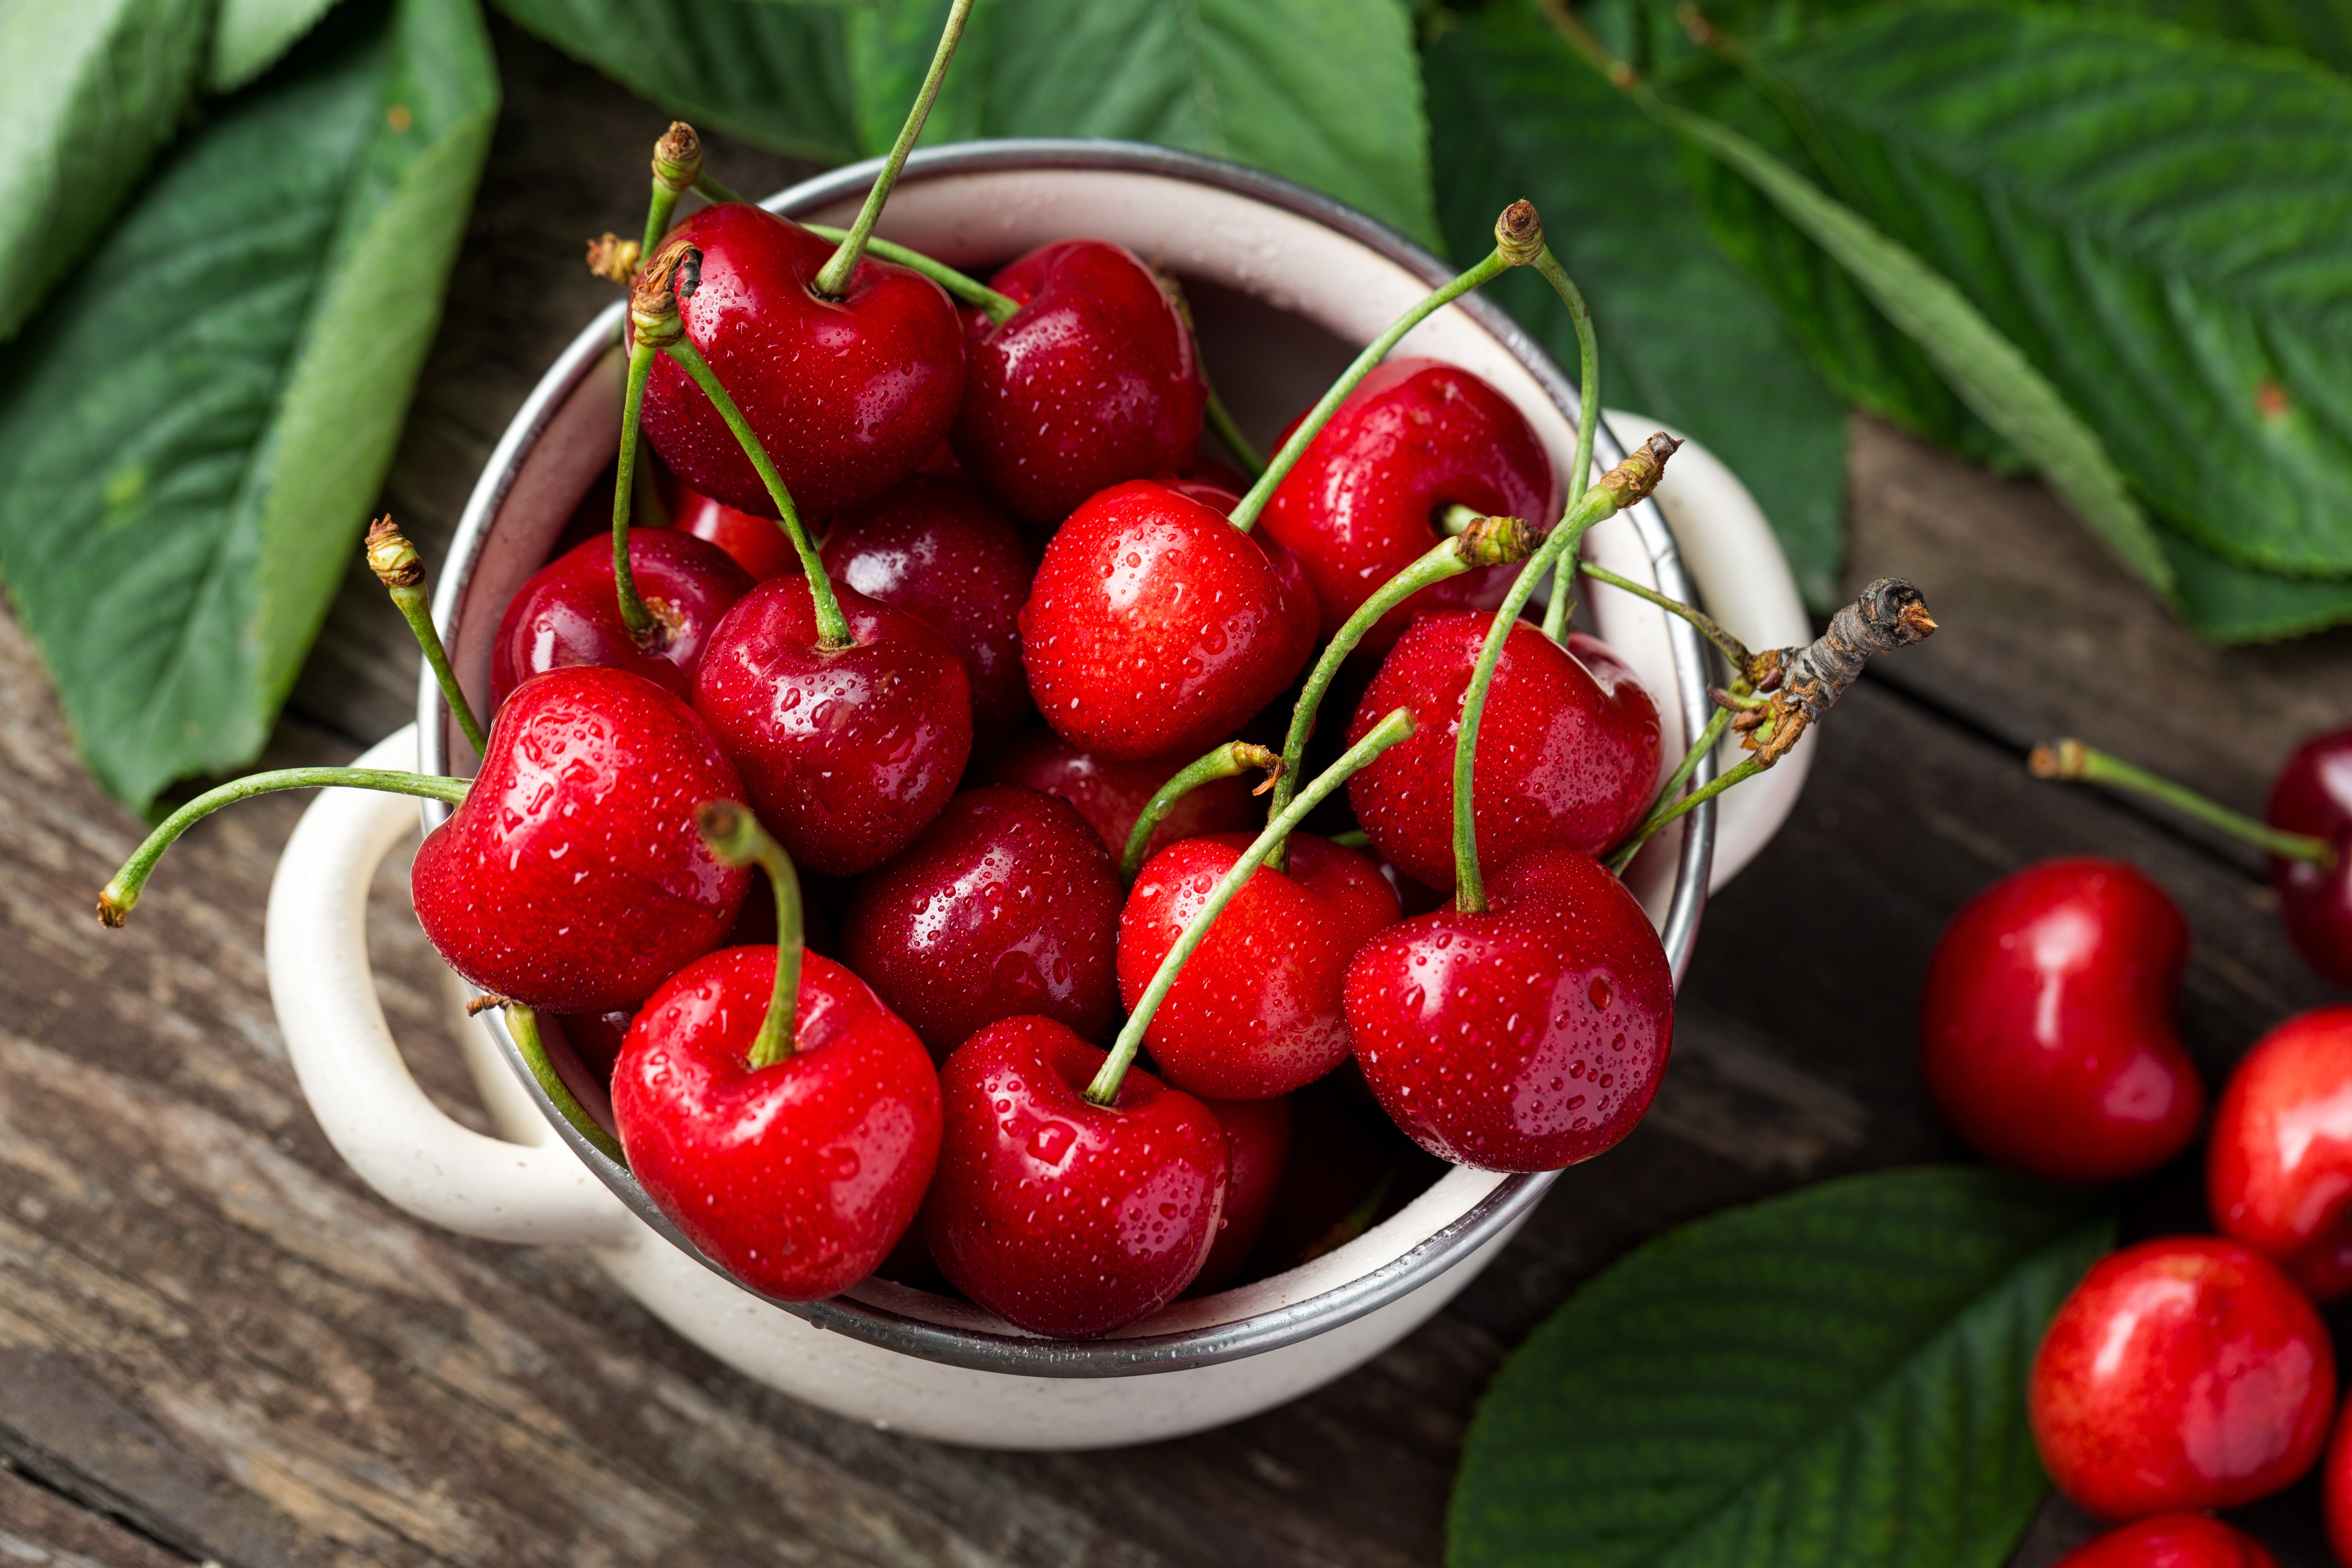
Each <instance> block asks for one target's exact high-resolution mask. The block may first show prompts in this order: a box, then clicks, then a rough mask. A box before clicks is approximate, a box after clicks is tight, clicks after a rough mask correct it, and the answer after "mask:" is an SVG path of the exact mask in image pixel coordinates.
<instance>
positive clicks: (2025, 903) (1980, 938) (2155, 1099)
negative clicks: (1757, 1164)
mask: <svg viewBox="0 0 2352 1568" xmlns="http://www.w3.org/2000/svg"><path fill="white" fill-rule="evenodd" d="M2188 962H2189V928H2188V926H2187V925H2186V924H2185V923H2184V922H2183V921H2182V920H2181V918H2180V911H2179V910H2177V909H2175V908H2174V907H2173V904H2172V900H2170V899H2168V898H2166V897H2165V896H2164V889H2161V888H2158V886H2157V885H2156V884H2155V883H2153V882H2151V881H2149V880H2148V879H2147V878H2146V877H2144V876H2142V875H2141V874H2140V873H2139V872H2138V871H2137V869H2135V868H2132V867H2131V866H2129V865H2126V863H2124V862H2123V861H2120V860H2098V859H2087V858H2086V859H2065V860H2045V861H2043V862H2042V864H2040V865H2038V866H2029V867H2027V868H2025V869H2024V870H2022V871H2019V872H2016V873H2013V874H2012V875H2011V876H2008V877H2004V878H2002V879H2000V881H1998V882H1996V883H1994V884H1993V885H1992V886H1991V887H1990V888H1988V889H1985V890H1984V891H1983V892H1981V893H1979V894H1978V895H1977V896H1976V897H1975V898H1974V899H1972V900H1969V902H1968V904H1967V905H1965V906H1964V907H1963V908H1962V909H1961V910H1960V912H1959V913H1958V915H1955V916H1954V917H1953V918H1952V923H1951V924H1950V925H1949V926H1948V927H1946V928H1945V931H1944V934H1943V937H1942V938H1941V940H1939V941H1938V942H1937V944H1936V955H1935V958H1934V959H1933V960H1932V961H1931V963H1929V965H1928V970H1927V991H1926V993H1925V994H1923V995H1922V996H1921V998H1920V1001H1919V1028H1920V1063H1921V1066H1922V1067H1923V1068H1925V1069H1926V1072H1927V1089H1928V1092H1929V1093H1930V1094H1932V1095H1933V1096H1934V1097H1935V1100H1936V1105H1937V1109H1938V1110H1941V1111H1942V1112H1943V1113H1944V1117H1945V1120H1947V1121H1949V1122H1950V1123H1951V1124H1952V1126H1953V1127H1954V1128H1956V1129H1957V1130H1958V1132H1959V1134H1960V1136H1961V1137H1963V1138H1965V1139H1967V1140H1968V1141H1969V1143H1970V1144H1972V1145H1973V1146H1975V1147H1976V1148H1977V1149H1978V1150H1979V1152H1982V1153H1983V1154H1984V1155H1985V1157H1986V1158H1987V1159H1990V1160H1992V1161H1994V1162H1995V1163H2000V1164H2003V1165H2007V1166H2009V1167H2011V1169H2013V1170H2019V1171H2023V1172H2025V1173H2028V1174H2031V1175H2036V1176H2042V1177H2046V1178H2049V1179H2051V1180H2053V1181H2068V1182H2111V1181H2118V1180H2120V1179H2122V1178H2123V1177H2126V1176H2132V1175H2137V1174H2139V1173H2142V1172H2145V1171H2151V1170H2154V1169H2155V1168H2156V1167H2157V1166H2158V1165H2161V1164H2162V1163H2164V1162H2165V1161H2167V1160H2168V1159H2170V1158H2171V1157H2172V1156H2173V1155H2175V1154H2177V1153H2179V1152H2180V1151H2181V1150H2182V1149H2183V1148H2185V1147H2187V1146H2188V1143H2189V1139H2191V1138H2192V1137H2194V1136H2196V1133H2197V1122H2198V1119H2199V1118H2200V1116H2202V1115H2203V1113H2204V1109H2205V1091H2204V1089H2203V1086H2202V1085H2200V1083H2199V1082H2198V1079H2197V1068H2196V1067H2195V1065H2194V1064H2193V1063H2192V1062H2190V1060H2189V1053H2188V1052H2187V1051H2186V1050H2184V1049H2182V1048H2181V1045H2180V1039H2179V1036H2177V1035H2176V1034H2174V1033H2173V1028H2172V1019H2171V1013H2172V1005H2173V1002H2174V1001H2175V999H2177V998H2178V997H2179V994H2180V977H2181V973H2182V972H2183V970H2184V969H2185V968H2186V967H2187V965H2188Z"/></svg>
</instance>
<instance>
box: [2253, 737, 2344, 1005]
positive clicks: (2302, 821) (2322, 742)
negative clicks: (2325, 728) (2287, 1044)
mask: <svg viewBox="0 0 2352 1568" xmlns="http://www.w3.org/2000/svg"><path fill="white" fill-rule="evenodd" d="M2263 817H2264V819H2265V820H2267V821H2268V822H2269V823H2270V825H2271V826H2273V827H2283V828H2284V829H2286V831H2288V832H2289V833H2307V834H2309V835H2311V836H2312V837H2315V838H2324V839H2326V841H2327V842H2328V844H2329V845H2331V846H2332V847H2334V848H2335V850H2336V863H2335V864H2334V865H2332V866H2326V867H2323V866H2319V865H2316V864H2314V863H2313V862H2311V861H2308V860H2289V859H2286V858H2284V857H2282V856H2276V855H2273V856H2272V857H2271V884H2272V886H2273V887H2275V888H2276V889H2278V895H2279V918H2280V919H2281V920H2282V921H2285V923H2286V934H2287V936H2288V938H2289V939H2290V940H2291V941H2293V942H2294V946H2295V951H2296V952H2300V953H2302V954H2303V957H2304V962H2305V963H2308V964H2310V965H2311V967H2312V968H2314V969H2315V970H2317V971H2318V972H2319V973H2321V974H2323V975H2325V976H2326V978H2328V979H2330V980H2333V981H2335V982H2336V984H2338V985H2352V730H2337V731H2332V732H2331V733H2328V734H2325V735H2318V736H2315V737H2313V738H2312V739H2311V740H2308V741H2305V742H2304V743H2303V744H2302V745H2300V746H2298V747H2296V748H2295V751H2294V755H2293V756H2291V757H2289V758H2287V760H2286V765H2285V766H2284V767H2283V768H2281V769H2280V770H2279V774H2278V778H2277V780H2276V781H2275V782H2274V783H2273V784H2272V785H2271V800H2270V806H2269V808H2268V809H2267V810H2266V811H2264V812H2263Z"/></svg>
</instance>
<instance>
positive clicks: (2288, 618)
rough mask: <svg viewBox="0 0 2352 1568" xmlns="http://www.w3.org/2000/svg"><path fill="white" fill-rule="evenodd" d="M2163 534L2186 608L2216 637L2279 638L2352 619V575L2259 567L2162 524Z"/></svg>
mask: <svg viewBox="0 0 2352 1568" xmlns="http://www.w3.org/2000/svg"><path fill="white" fill-rule="evenodd" d="M2157 537H2158V539H2159V540H2160V541H2162V542H2163V545H2164V552H2165V554H2166V555H2168V556H2169V557H2170V558H2171V561H2172V572H2173V577H2174V579H2175V582H2176V583H2177V584H2178V587H2179V603H2180V610H2181V613H2182V614H2183V615H2185V616H2188V617H2189V625H2191V626H2195V627H2196V628H2197V630H2198V631H2199V632H2200V634H2201V635H2203V636H2204V637H2209V638H2210V639H2211V640H2212V641H2214V642H2218V643H2249V642H2276V641H2278V640H2279V639H2280V638H2282V637H2300V636H2302V635H2303V634H2304V633H2305V632H2315V631H2317V630H2319V629H2320V628H2321V627H2322V626H2336V625H2337V624H2339V623H2341V622H2344V621H2352V579H2346V578H2342V577H2281V576H2278V575H2276V574H2273V573H2268V572H2255V571H2252V570H2250V569H2248V568H2246V567H2243V566H2241V565H2239V564H2238V563H2236V562H2234V561H2224V560H2223V559H2222V558H2221V557H2220V556H2219V555H2216V554H2214V553H2213V552H2211V551H2210V550H2207V549H2206V548H2205V547H2204V546H2202V545H2200V544H2199V543H2198V542H2196V541H2195V540H2193V539H2190V538H2189V537H2188V536H2187V535H2186V534H2183V533H2181V532H2180V531H2178V530H2176V529H2171V528H2165V527H2162V526H2159V527H2158V529H2157Z"/></svg>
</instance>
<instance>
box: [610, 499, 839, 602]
mask: <svg viewBox="0 0 2352 1568" xmlns="http://www.w3.org/2000/svg"><path fill="white" fill-rule="evenodd" d="M664 488H665V489H667V490H668V492H669V496H668V500H669V509H670V528H671V530H672V531H674V532H677V533H687V534H692V535H693V536H694V537H695V538H697V539H706V540H709V542H711V543H713V544H715V545H717V546H719V549H721V550H724V551H725V552H727V553H728V554H729V555H730V556H731V557H732V558H733V559H734V562H735V564H736V565H738V566H740V567H741V568H743V570H744V571H746V572H749V573H750V574H751V580H752V581H753V582H755V583H764V582H766V581H767V580H768V579H769V578H771V577H782V576H783V575H784V574H787V573H797V572H799V571H800V569H801V558H800V556H799V555H798V554H796V553H794V552H793V542H792V540H791V539H789V538H787V537H786V536H785V533H784V531H783V529H782V526H781V525H780V524H778V522H777V521H776V520H775V519H774V518H772V517H761V516H759V515H758V514H756V513H753V512H748V511H737V510H735V509H734V508H733V507H731V506H729V505H728V504H727V503H726V502H724V501H715V500H711V499H710V498H709V496H706V495H698V494H697V493H696V492H695V491H693V490H690V489H687V488H686V487H685V486H684V485H681V484H677V483H675V482H672V483H671V484H670V485H667V486H666V487H664ZM607 548H608V549H609V548H610V547H609V545H608V546H607ZM630 559H631V561H632V562H633V563H634V562H635V557H634V556H632V557H631V558H630Z"/></svg>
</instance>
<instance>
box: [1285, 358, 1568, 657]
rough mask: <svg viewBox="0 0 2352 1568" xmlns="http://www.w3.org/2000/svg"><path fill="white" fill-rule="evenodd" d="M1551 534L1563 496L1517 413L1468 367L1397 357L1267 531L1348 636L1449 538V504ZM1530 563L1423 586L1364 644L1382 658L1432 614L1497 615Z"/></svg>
mask: <svg viewBox="0 0 2352 1568" xmlns="http://www.w3.org/2000/svg"><path fill="white" fill-rule="evenodd" d="M1454 505H1461V506H1466V507H1469V508H1470V509H1471V510H1474V511H1476V512H1479V513H1480V514H1482V515H1486V516H1502V517H1516V518H1521V519H1524V520H1525V521H1528V522H1531V523H1534V524H1535V525H1536V526H1538V528H1543V527H1549V525H1550V524H1551V522H1552V521H1554V520H1555V519H1557V518H1558V517H1559V510H1560V505H1559V487H1558V486H1557V485H1556V484H1555V483H1554V482H1553V479H1552V471H1551V459H1550V458H1548V457H1546V456H1545V455H1544V449H1543V442H1542V441H1541V440H1539V439H1538V438H1537V436H1536V433H1535V431H1534V429H1533V428H1532V427H1531V426H1528V422H1527V418H1526V416H1523V415H1522V414H1520V412H1519V410H1518V407H1517V405H1515V404H1514V403H1512V402H1511V400H1510V399H1509V398H1507V397H1505V396H1504V395H1502V394H1501V393H1499V392H1497V391H1496V390H1495V389H1494V388H1493V387H1492V386H1490V385H1488V384H1486V382H1484V381H1482V380H1480V379H1479V378H1478V377H1476V376H1475V375H1473V374H1470V373H1469V372H1468V371H1466V370H1464V369H1462V368H1461V367H1459V366H1458V365H1450V364H1446V363H1443V362H1441V361H1438V360H1433V359H1392V360H1390V361H1388V362H1386V363H1383V364H1381V365H1379V366H1377V367H1376V368H1374V370H1373V371H1372V373H1371V374H1370V375H1368V376H1366V377H1365V378H1364V380H1363V382H1362V384H1360V385H1359V386H1358V387H1357V388H1356V390H1355V391H1353V392H1351V393H1349V395H1348V400H1347V401H1346V402H1345V403H1342V404H1341V405H1339V408H1338V409H1337V410H1336V411H1335V412H1334V413H1333V414H1332V416H1331V420H1330V423H1329V424H1328V425H1326V426H1323V428H1322V430H1321V431H1320V432H1319V433H1318V434H1317V436H1316V437H1315V439H1314V440H1313V441H1312V442H1311V443H1309V444H1308V446H1307V450H1306V452H1305V453H1303V454H1302V455H1301V456H1300V458H1299V459H1298V464H1297V467H1296V468H1292V469H1291V470H1290V473H1289V475H1288V477H1287V478H1286V479H1284V480H1283V481H1282V485H1281V488H1279V489H1276V491H1275V492H1274V497H1273V499H1272V500H1269V501H1268V502H1267V503H1266V508H1265V513H1264V515H1263V516H1262V517H1261V519H1260V526H1261V527H1263V528H1264V529H1265V531H1267V532H1268V533H1271V534H1273V535H1274V537H1275V538H1276V539H1278V540H1280V541H1282V542H1283V543H1285V544H1286V545H1288V546H1289V547H1290V549H1291V551H1292V552H1293V553H1295V554H1296V555H1297V557H1298V559H1299V561H1300V563H1303V564H1304V565H1305V566H1306V568H1307V581H1308V582H1309V583H1312V584H1314V586H1315V597H1316V600H1317V602H1318V604H1320V605H1322V607H1323V635H1324V637H1332V636H1334V635H1336V634H1337V633H1338V632H1339V627H1340V626H1342V625H1344V624H1345V623H1346V622H1347V619H1348V617H1349V616H1351V615H1353V614H1354V613H1355V611H1356V608H1357V606H1359V605H1361V604H1362V603H1363V602H1364V601H1365V600H1366V599H1369V598H1370V597H1371V596H1372V594H1373V592H1374V591H1375V590H1377V589H1378V588H1379V587H1380V586H1381V584H1383V583H1385V582H1387V581H1388V580H1389V579H1390V578H1391V577H1393V576H1395V575H1396V574H1398V573H1399V572H1402V571H1403V570H1404V569H1405V568H1406V567H1408V566H1410V565H1412V563H1414V562H1415V561H1417V560H1419V559H1420V558H1421V557H1422V556H1423V555H1425V554H1427V553H1428V552H1429V551H1430V549H1431V547H1432V546H1433V545H1435V544H1436V543H1437V542H1438V541H1439V540H1440V539H1442V538H1444V533H1443V532H1442V531H1441V530H1440V527H1439V522H1440V520H1441V519H1442V518H1443V517H1444V512H1445V509H1446V508H1447V507H1449V506H1454ZM1518 570H1519V569H1518V567H1517V566H1516V565H1511V566H1488V567H1485V568H1482V569H1481V570H1479V571H1476V572H1472V573H1469V574H1465V575H1463V576H1460V577H1455V578H1453V579H1451V580H1449V581H1447V582H1444V583H1440V584H1435V585H1434V586H1433V587H1428V588H1423V590H1422V591H1421V592H1420V593H1418V594H1415V595H1413V596H1412V598H1410V599H1408V600H1406V601H1405V602H1404V603H1403V604H1402V605H1399V606H1398V607H1397V608H1396V609H1394V610H1392V611H1391V612H1390V613H1389V614H1388V615H1386V616H1382V617H1381V621H1380V624H1379V625H1377V626H1374V627H1373V628H1372V629H1371V631H1370V633H1368V634H1367V635H1366V636H1365V638H1364V640H1363V642H1362V643H1361V644H1360V645H1359V646H1360V647H1361V648H1363V649H1364V650H1366V651H1367V652H1372V653H1377V652H1379V651H1381V649H1382V648H1385V647H1388V646H1389V645H1390V644H1391V643H1393V642H1395V641H1396V639H1397V638H1398V637H1401V636H1402V635H1403V632H1404V629H1405V627H1406V626H1410V625H1411V624H1412V622H1413V621H1414V620H1415V619H1417V618H1419V617H1420V616H1428V615H1435V614H1437V613H1439V612H1440V611H1444V610H1457V609H1459V610H1491V609H1493V608H1494V607H1495V606H1496V605H1499V604H1501V603H1502V602H1503V595H1505V594H1506V593H1507V592H1508V591H1509V589H1510V584H1511V579H1512V578H1513V577H1515V576H1517V574H1518Z"/></svg>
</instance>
